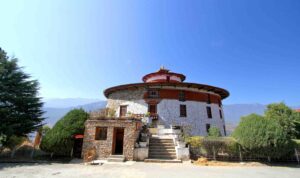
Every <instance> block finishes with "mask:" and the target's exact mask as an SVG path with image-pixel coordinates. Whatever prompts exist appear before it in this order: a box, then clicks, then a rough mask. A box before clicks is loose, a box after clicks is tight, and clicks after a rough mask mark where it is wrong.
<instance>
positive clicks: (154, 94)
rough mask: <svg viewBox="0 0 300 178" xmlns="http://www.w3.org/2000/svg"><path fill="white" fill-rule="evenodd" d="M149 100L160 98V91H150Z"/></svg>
mask: <svg viewBox="0 0 300 178" xmlns="http://www.w3.org/2000/svg"><path fill="white" fill-rule="evenodd" d="M148 98H159V91H158V90H152V89H150V90H148Z"/></svg>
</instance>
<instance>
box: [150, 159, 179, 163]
mask: <svg viewBox="0 0 300 178" xmlns="http://www.w3.org/2000/svg"><path fill="white" fill-rule="evenodd" d="M144 162H145V163H182V161H181V160H178V159H145V161H144Z"/></svg>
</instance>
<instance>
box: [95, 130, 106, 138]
mask: <svg viewBox="0 0 300 178" xmlns="http://www.w3.org/2000/svg"><path fill="white" fill-rule="evenodd" d="M95 140H107V127H96V129H95Z"/></svg>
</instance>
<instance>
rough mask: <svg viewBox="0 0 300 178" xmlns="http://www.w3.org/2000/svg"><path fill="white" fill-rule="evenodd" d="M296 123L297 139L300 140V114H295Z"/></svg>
mask: <svg viewBox="0 0 300 178" xmlns="http://www.w3.org/2000/svg"><path fill="white" fill-rule="evenodd" d="M294 123H295V130H296V134H295V137H296V138H297V139H300V112H294Z"/></svg>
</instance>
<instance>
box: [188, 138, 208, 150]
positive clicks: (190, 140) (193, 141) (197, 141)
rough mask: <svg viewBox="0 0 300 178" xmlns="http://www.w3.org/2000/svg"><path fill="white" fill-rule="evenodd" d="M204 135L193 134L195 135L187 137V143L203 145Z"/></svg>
mask: <svg viewBox="0 0 300 178" xmlns="http://www.w3.org/2000/svg"><path fill="white" fill-rule="evenodd" d="M203 138H204V137H201V136H193V137H188V138H186V139H185V142H186V143H187V144H189V145H190V146H191V147H194V148H196V147H199V148H200V147H201V145H202V140H203Z"/></svg>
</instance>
